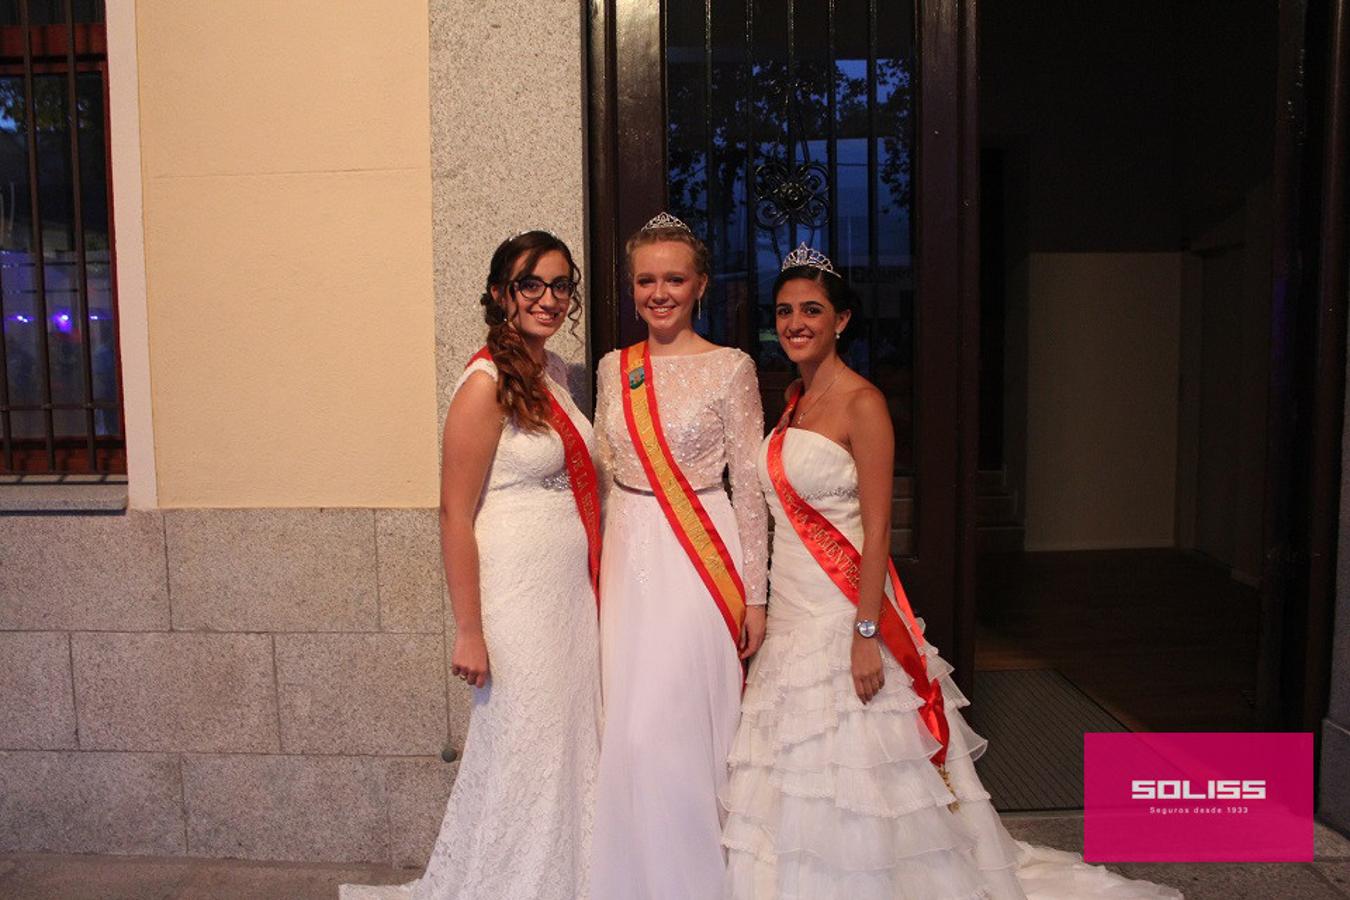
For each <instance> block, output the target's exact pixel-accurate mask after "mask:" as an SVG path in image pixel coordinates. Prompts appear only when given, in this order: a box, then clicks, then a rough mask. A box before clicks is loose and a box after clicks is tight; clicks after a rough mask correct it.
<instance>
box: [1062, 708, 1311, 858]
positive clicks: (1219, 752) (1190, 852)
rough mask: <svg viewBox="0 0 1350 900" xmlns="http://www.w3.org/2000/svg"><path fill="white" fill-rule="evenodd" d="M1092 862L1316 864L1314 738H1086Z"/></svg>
mask: <svg viewBox="0 0 1350 900" xmlns="http://www.w3.org/2000/svg"><path fill="white" fill-rule="evenodd" d="M1083 795H1084V805H1085V812H1084V817H1083V858H1084V859H1086V860H1087V861H1088V862H1311V861H1312V858H1313V819H1312V811H1313V736H1312V735H1311V734H1310V733H1307V732H1300V733H1296V734H1276V733H1245V734H1244V733H1237V734H1227V733H1222V734H1180V733H1178V734H1166V733H1155V734H1127V733H1110V734H1085V735H1083Z"/></svg>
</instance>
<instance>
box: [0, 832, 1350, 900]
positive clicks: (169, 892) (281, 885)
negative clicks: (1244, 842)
mask: <svg viewBox="0 0 1350 900" xmlns="http://www.w3.org/2000/svg"><path fill="white" fill-rule="evenodd" d="M1004 821H1005V822H1006V823H1007V825H1008V829H1009V831H1011V832H1012V834H1013V836H1014V837H1017V838H1020V839H1022V840H1026V841H1031V842H1033V843H1037V844H1045V845H1048V846H1051V847H1056V848H1058V849H1061V850H1081V849H1082V843H1083V819H1082V816H1081V815H1066V814H1053V815H1046V814H1038V813H1016V814H1009V815H1005V816H1004ZM1315 843H1316V853H1315V860H1314V861H1313V862H1311V863H1283V864H1247V865H1229V864H1223V865H1214V864H1211V865H1200V864H1168V865H1161V864H1158V865H1151V864H1139V863H1131V864H1128V865H1120V866H1112V868H1114V869H1117V870H1118V871H1120V872H1122V873H1123V874H1125V875H1128V876H1130V877H1133V878H1147V879H1149V880H1151V881H1160V882H1164V883H1166V884H1170V885H1173V886H1175V887H1178V888H1180V889H1181V890H1182V891H1183V892H1184V893H1185V895H1186V897H1187V898H1188V900H1248V898H1250V900H1286V898H1287V900H1346V898H1350V840H1347V839H1346V838H1345V837H1342V836H1341V835H1339V834H1337V833H1336V832H1334V831H1332V830H1331V829H1329V828H1326V827H1324V826H1322V825H1318V826H1317V830H1316V842H1315ZM416 875H417V873H416V872H415V871H412V870H399V869H389V868H382V867H379V866H360V865H312V864H296V863H257V862H240V861H234V860H198V859H155V858H147V857H113V856H57V855H51V854H9V855H0V898H4V900H334V898H336V897H337V886H338V885H339V884H341V883H343V882H358V883H363V884H393V883H398V882H401V881H408V880H410V879H412V878H414V877H416Z"/></svg>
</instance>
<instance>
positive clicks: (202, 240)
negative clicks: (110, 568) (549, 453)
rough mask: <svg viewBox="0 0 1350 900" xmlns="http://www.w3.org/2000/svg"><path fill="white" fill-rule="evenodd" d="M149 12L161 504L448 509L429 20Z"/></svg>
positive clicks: (255, 10)
mask: <svg viewBox="0 0 1350 900" xmlns="http://www.w3.org/2000/svg"><path fill="white" fill-rule="evenodd" d="M136 13H137V21H136V25H137V53H138V68H139V79H140V103H141V108H140V112H141V154H142V174H143V177H144V188H143V189H144V216H145V260H146V277H147V296H148V303H147V305H148V328H149V336H150V370H151V390H152V397H153V408H154V427H155V462H156V469H157V475H158V489H159V498H158V499H159V503H160V505H162V506H170V507H181V506H253V507H266V506H291V507H304V506H384V507H391V506H431V505H434V504H435V502H436V480H437V473H436V452H437V451H436V439H437V423H436V371H435V338H434V308H433V292H432V247H431V160H430V152H431V151H430V143H431V142H430V126H429V117H428V112H427V110H428V103H429V94H428V77H427V72H428V58H429V57H428V28H427V3H426V2H425V0H423V2H409V0H399V2H393V3H390V2H377V0H359V2H358V0H353V2H346V3H329V2H319V0H294V2H288V3H276V2H265V0H237V2H231V3H182V2H179V0H137V4H136Z"/></svg>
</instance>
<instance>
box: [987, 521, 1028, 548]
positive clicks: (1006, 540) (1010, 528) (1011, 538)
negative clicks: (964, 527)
mask: <svg viewBox="0 0 1350 900" xmlns="http://www.w3.org/2000/svg"><path fill="white" fill-rule="evenodd" d="M1025 546H1026V529H1025V528H1023V527H1022V526H1021V525H987V526H981V527H979V528H976V529H975V548H976V551H977V552H979V553H1021V552H1022V550H1023V549H1024V548H1025Z"/></svg>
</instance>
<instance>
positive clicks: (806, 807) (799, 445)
mask: <svg viewBox="0 0 1350 900" xmlns="http://www.w3.org/2000/svg"><path fill="white" fill-rule="evenodd" d="M767 450H768V441H767V440H766V441H765V442H764V446H763V447H762V448H761V450H760V456H759V461H760V462H759V477H760V482H761V484H762V486H763V489H764V492H765V495H766V496H767V498H768V500H769V508H770V510H771V511H772V512H773V515H774V542H773V569H772V571H771V573H770V580H771V585H772V587H771V592H770V600H769V619H768V635H767V637H766V638H765V640H764V644H763V646H762V647H761V648H760V650H759V653H758V654H756V656H755V658H754V661H753V663H752V664H751V667H750V677H749V683H748V685H747V687H746V692H745V700H744V703H743V705H742V717H741V723H740V728H739V729H738V731H737V734H736V740H735V746H734V749H733V750H732V752H731V756H730V765H731V775H730V781H729V785H728V789H727V791H726V794H725V797H726V805H727V807H728V808H729V811H730V814H729V816H728V819H727V823H726V829H725V833H724V843H725V845H726V848H727V850H728V855H729V861H728V875H727V880H726V884H725V896H726V897H728V898H735V900H832V898H833V900H882V898H885V900H969V898H976V897H989V898H996V900H1015V898H1022V897H1027V898H1034V900H1082V898H1094V897H1102V898H1114V900H1124V898H1141V900H1142V898H1147V900H1161V898H1179V897H1180V894H1178V893H1177V892H1175V891H1173V890H1172V889H1170V888H1165V887H1161V886H1158V885H1153V884H1150V883H1148V882H1142V881H1130V880H1128V879H1125V878H1121V877H1119V876H1117V875H1115V874H1113V873H1111V872H1109V871H1108V870H1106V869H1103V868H1101V867H1098V866H1089V865H1086V864H1085V863H1083V862H1082V860H1081V858H1079V857H1078V856H1076V855H1074V854H1069V853H1063V852H1060V851H1057V850H1050V849H1047V848H1041V847H1032V846H1030V845H1028V844H1024V843H1020V842H1014V841H1013V840H1012V839H1011V838H1010V837H1009V835H1008V833H1007V831H1006V830H1005V829H1004V828H1003V825H1002V823H1001V822H999V819H998V814H997V813H996V812H994V809H993V807H992V806H991V805H990V803H989V794H988V793H987V792H986V791H985V790H984V787H983V786H982V785H981V784H980V779H979V776H978V775H976V773H975V766H974V760H975V758H976V757H978V756H979V755H980V753H982V752H983V750H984V748H985V741H984V739H983V738H981V737H979V736H978V735H976V734H975V733H974V732H973V731H971V729H970V727H969V726H968V725H966V722H965V719H964V718H963V717H962V716H961V713H960V711H959V710H960V708H961V707H964V706H968V705H969V701H968V700H967V699H966V698H965V697H964V696H962V694H961V692H960V691H959V690H958V689H957V687H956V685H955V684H954V683H953V682H952V680H951V678H950V674H951V671H952V667H951V666H950V665H949V664H948V663H947V662H946V661H945V660H943V659H942V658H941V657H939V656H938V655H937V650H936V649H935V648H934V647H933V646H932V645H930V644H927V643H925V645H924V647H923V651H924V654H925V656H926V658H927V661H928V671H929V672H930V673H931V674H932V675H934V676H935V677H938V678H940V680H941V683H942V693H943V697H944V699H945V701H946V702H945V709H946V713H947V719H948V722H949V724H950V726H951V729H950V730H951V742H950V744H949V746H948V751H947V769H948V773H949V775H950V778H951V782H952V787H953V789H954V791H955V795H956V796H955V798H953V796H952V793H951V792H949V791H948V789H947V786H946V785H945V784H944V783H943V780H942V777H941V776H940V775H939V774H938V771H937V769H936V768H935V767H934V766H933V765H932V763H931V762H930V761H929V758H930V757H931V756H932V754H933V753H934V751H936V750H937V747H938V744H937V741H936V740H935V739H934V738H933V736H932V735H931V734H930V733H929V732H928V729H927V728H926V727H925V725H924V724H923V722H922V720H921V719H920V718H919V714H918V710H919V707H920V706H921V705H922V701H921V700H920V698H919V697H918V695H917V694H915V692H914V691H913V689H912V688H911V682H910V679H909V677H908V676H907V675H906V674H905V673H904V671H903V670H902V669H901V668H900V667H899V665H898V664H897V663H896V661H895V659H894V658H893V657H892V656H891V655H890V652H889V651H887V650H885V649H884V648H883V650H882V662H883V665H884V669H885V685H884V687H882V689H881V692H880V693H878V694H877V695H876V696H875V697H874V698H873V699H872V701H871V702H870V703H868V704H866V705H864V704H863V703H862V702H861V701H860V700H859V699H858V696H857V694H856V693H855V692H854V688H853V679H852V672H851V669H850V650H851V644H852V641H853V622H854V619H855V617H856V616H855V607H854V606H853V604H852V603H850V602H849V600H848V599H847V598H846V597H845V596H844V595H843V593H842V592H841V591H840V590H839V589H838V588H837V587H836V586H835V584H834V582H833V581H831V580H830V578H829V576H828V575H826V574H825V572H824V570H822V569H821V568H820V566H819V565H818V564H817V563H816V561H815V559H814V558H813V557H812V556H811V555H810V551H808V550H807V549H806V546H805V545H804V544H803V543H802V542H801V539H800V538H799V537H798V536H797V532H796V531H795V530H794V529H793V527H792V524H791V522H789V521H788V520H787V518H786V516H785V514H784V512H783V507H782V504H781V503H779V501H778V496H777V493H776V492H775V491H774V489H773V484H772V482H771V481H770V480H769V475H768V471H767V469H766V467H765V459H766V457H767ZM783 466H784V469H785V471H786V473H787V477H788V480H789V481H790V482H791V483H792V485H793V487H794V488H796V490H797V492H798V493H799V494H801V496H802V497H803V498H804V499H806V500H807V501H808V502H809V503H810V504H811V505H812V506H814V507H815V508H816V509H817V510H819V511H820V512H821V514H823V515H824V516H825V517H826V518H827V519H829V520H830V521H831V522H832V523H834V525H835V526H836V527H837V528H839V530H840V531H842V532H843V533H844V534H845V535H847V536H848V537H849V539H850V540H851V541H852V542H853V544H854V546H856V547H859V548H861V547H862V517H861V511H860V509H859V504H858V474H857V469H856V468H855V467H854V463H853V457H852V456H851V455H850V454H849V452H848V451H847V450H845V449H844V448H843V447H841V446H840V445H838V444H836V443H835V442H834V441H831V440H830V439H829V438H827V437H824V436H823V435H820V434H817V433H815V432H812V431H806V430H803V429H799V428H792V429H789V430H788V432H787V435H786V436H785V438H784V443H783ZM953 799H958V800H959V801H960V802H959V805H958V808H957V810H956V811H955V812H952V811H950V810H949V809H948V805H949V804H950V803H951V802H952V800H953ZM708 896H711V895H708Z"/></svg>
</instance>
